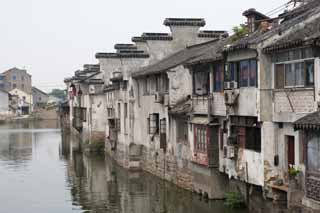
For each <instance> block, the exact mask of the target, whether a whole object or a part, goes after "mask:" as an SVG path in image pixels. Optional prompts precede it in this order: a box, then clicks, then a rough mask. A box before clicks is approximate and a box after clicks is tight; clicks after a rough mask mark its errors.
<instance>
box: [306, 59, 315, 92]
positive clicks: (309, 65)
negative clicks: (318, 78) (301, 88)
mask: <svg viewBox="0 0 320 213" xmlns="http://www.w3.org/2000/svg"><path fill="white" fill-rule="evenodd" d="M305 66H306V85H307V86H313V85H314V61H307V62H306V64H305Z"/></svg>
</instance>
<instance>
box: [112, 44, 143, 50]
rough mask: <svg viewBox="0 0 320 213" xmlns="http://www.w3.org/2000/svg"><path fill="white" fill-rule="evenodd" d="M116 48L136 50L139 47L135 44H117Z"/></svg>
mask: <svg viewBox="0 0 320 213" xmlns="http://www.w3.org/2000/svg"><path fill="white" fill-rule="evenodd" d="M114 49H116V50H136V49H137V47H136V45H134V44H115V45H114Z"/></svg>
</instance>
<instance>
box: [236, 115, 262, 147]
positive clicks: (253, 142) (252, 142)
mask: <svg viewBox="0 0 320 213" xmlns="http://www.w3.org/2000/svg"><path fill="white" fill-rule="evenodd" d="M231 125H232V128H231V135H234V136H236V138H237V140H236V141H237V143H238V146H239V147H240V148H245V149H249V150H253V151H256V152H261V128H260V124H259V123H258V122H257V118H256V117H245V116H232V117H231Z"/></svg>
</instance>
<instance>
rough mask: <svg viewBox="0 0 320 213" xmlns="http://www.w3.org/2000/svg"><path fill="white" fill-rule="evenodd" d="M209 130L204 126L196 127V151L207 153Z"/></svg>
mask: <svg viewBox="0 0 320 213" xmlns="http://www.w3.org/2000/svg"><path fill="white" fill-rule="evenodd" d="M207 141H208V139H207V128H206V126H203V125H194V149H195V151H196V152H203V153H206V152H207V144H208V143H207Z"/></svg>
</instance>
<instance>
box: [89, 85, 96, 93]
mask: <svg viewBox="0 0 320 213" xmlns="http://www.w3.org/2000/svg"><path fill="white" fill-rule="evenodd" d="M95 93H96V87H95V86H94V85H89V94H95Z"/></svg>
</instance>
